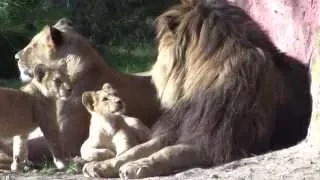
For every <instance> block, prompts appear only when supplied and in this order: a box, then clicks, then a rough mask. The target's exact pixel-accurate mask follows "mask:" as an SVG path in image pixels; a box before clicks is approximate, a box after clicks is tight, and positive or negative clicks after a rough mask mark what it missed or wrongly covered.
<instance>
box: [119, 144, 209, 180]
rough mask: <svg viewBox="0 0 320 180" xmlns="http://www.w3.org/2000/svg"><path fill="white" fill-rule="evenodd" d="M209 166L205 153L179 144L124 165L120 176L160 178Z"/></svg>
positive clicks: (127, 177)
mask: <svg viewBox="0 0 320 180" xmlns="http://www.w3.org/2000/svg"><path fill="white" fill-rule="evenodd" d="M208 164H209V162H208V160H207V159H206V158H205V156H204V152H202V151H201V150H200V149H199V148H198V147H196V146H193V145H184V144H179V145H173V146H168V147H165V148H163V149H161V150H160V151H158V152H156V153H154V154H152V155H150V156H149V157H147V158H142V159H139V160H136V161H132V162H128V163H126V164H124V165H123V166H121V167H120V170H119V176H120V177H121V178H123V179H131V178H144V177H151V176H159V175H166V174H170V173H172V172H174V171H176V170H181V169H187V168H190V167H195V166H205V165H208Z"/></svg>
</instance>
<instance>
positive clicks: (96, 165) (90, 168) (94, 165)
mask: <svg viewBox="0 0 320 180" xmlns="http://www.w3.org/2000/svg"><path fill="white" fill-rule="evenodd" d="M82 172H83V174H84V176H85V177H115V176H117V171H116V170H115V168H114V166H113V165H112V163H111V162H109V161H100V162H89V163H86V164H85V165H84V166H83V168H82Z"/></svg>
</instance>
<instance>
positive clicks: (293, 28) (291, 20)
mask: <svg viewBox="0 0 320 180" xmlns="http://www.w3.org/2000/svg"><path fill="white" fill-rule="evenodd" d="M229 1H230V2H232V3H234V4H236V5H238V6H240V7H242V8H243V9H245V10H246V11H247V12H248V13H249V14H250V15H251V16H252V17H253V18H254V19H255V20H257V21H258V22H259V23H260V24H261V25H262V27H263V28H264V29H265V30H266V31H267V32H268V33H269V35H270V37H271V38H272V40H273V41H274V42H275V44H276V45H277V46H278V47H279V48H280V49H281V50H282V51H284V52H287V53H288V54H289V55H292V56H294V57H296V58H298V59H300V60H301V61H302V62H304V63H308V62H309V61H310V59H311V56H312V52H313V51H314V46H313V44H314V42H313V39H314V38H313V37H314V33H315V29H316V27H317V26H319V25H320V1H319V0H229Z"/></svg>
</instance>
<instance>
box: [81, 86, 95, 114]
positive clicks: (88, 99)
mask: <svg viewBox="0 0 320 180" xmlns="http://www.w3.org/2000/svg"><path fill="white" fill-rule="evenodd" d="M82 104H83V105H84V107H85V108H86V109H87V110H88V111H89V112H92V111H93V99H92V95H91V92H89V91H87V92H84V93H82Z"/></svg>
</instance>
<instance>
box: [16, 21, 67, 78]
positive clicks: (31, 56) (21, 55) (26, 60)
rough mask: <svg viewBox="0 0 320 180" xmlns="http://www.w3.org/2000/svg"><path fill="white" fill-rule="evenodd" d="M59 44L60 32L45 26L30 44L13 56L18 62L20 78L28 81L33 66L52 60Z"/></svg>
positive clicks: (31, 74)
mask: <svg viewBox="0 0 320 180" xmlns="http://www.w3.org/2000/svg"><path fill="white" fill-rule="evenodd" d="M59 43H61V32H60V31H59V30H57V29H56V28H54V27H52V26H45V27H44V28H43V29H42V31H40V32H39V33H38V34H37V35H36V36H34V37H33V39H32V40H31V41H30V43H29V44H28V45H27V46H26V47H25V48H24V49H22V50H20V51H19V52H17V53H16V54H15V58H16V59H17V60H18V67H19V71H20V77H21V79H22V80H23V81H30V80H31V78H32V76H33V72H32V69H34V67H35V65H37V64H40V63H41V64H48V63H50V61H52V60H54V59H55V58H54V55H55V52H56V48H57V44H59Z"/></svg>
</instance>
